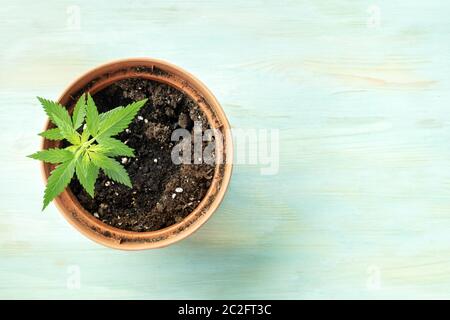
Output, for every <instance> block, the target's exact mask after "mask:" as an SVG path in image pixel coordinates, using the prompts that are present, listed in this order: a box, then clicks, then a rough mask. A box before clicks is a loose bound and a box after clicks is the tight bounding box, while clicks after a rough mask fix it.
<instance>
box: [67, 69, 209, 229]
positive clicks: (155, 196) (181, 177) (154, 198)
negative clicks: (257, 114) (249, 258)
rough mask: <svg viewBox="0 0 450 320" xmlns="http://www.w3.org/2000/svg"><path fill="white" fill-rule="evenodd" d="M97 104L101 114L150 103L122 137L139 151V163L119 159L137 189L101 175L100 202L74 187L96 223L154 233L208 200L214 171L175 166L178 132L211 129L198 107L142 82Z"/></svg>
mask: <svg viewBox="0 0 450 320" xmlns="http://www.w3.org/2000/svg"><path fill="white" fill-rule="evenodd" d="M93 98H94V101H95V102H96V104H97V107H98V109H99V112H106V111H108V110H110V109H113V108H115V107H117V106H125V105H127V104H129V103H131V102H133V101H138V100H141V99H144V98H148V101H147V103H146V105H145V106H144V107H143V108H142V109H141V110H140V112H139V113H138V115H137V117H136V118H135V119H134V120H133V122H132V123H131V124H130V125H129V127H128V129H127V130H126V131H123V132H122V133H120V134H119V135H117V138H118V139H120V140H121V141H123V142H125V143H126V144H127V145H128V146H130V147H132V148H134V150H135V152H134V153H135V156H136V157H134V158H133V157H131V158H126V157H118V158H117V160H118V161H120V162H121V163H122V164H123V166H124V167H125V169H126V170H127V171H128V174H129V176H130V178H131V181H132V184H133V188H128V187H126V186H124V185H122V184H120V183H117V182H114V181H112V180H111V179H109V178H108V177H107V176H106V175H105V174H104V173H103V172H102V171H100V174H99V178H98V180H97V183H96V185H95V198H91V197H90V196H89V195H88V194H87V193H86V192H85V191H84V189H83V188H82V187H81V186H80V184H79V182H78V181H77V180H76V179H73V180H72V182H71V184H70V189H71V190H72V192H73V193H74V195H75V196H76V197H77V198H78V200H79V201H80V203H81V204H82V205H83V207H84V208H85V209H86V210H87V211H89V212H90V213H91V214H93V215H94V216H95V217H96V218H98V219H100V220H101V221H103V222H105V223H107V224H109V225H111V226H114V227H117V228H120V229H124V230H130V231H139V232H142V231H154V230H159V229H162V228H165V227H168V226H170V225H172V224H174V223H177V222H179V221H181V220H182V219H183V218H184V217H186V216H187V215H188V214H189V213H191V212H192V211H193V210H194V209H195V207H196V206H197V205H198V204H199V203H200V201H201V200H202V199H203V197H204V196H205V194H206V192H207V190H208V188H209V186H210V184H211V182H212V178H213V175H214V166H213V165H208V164H205V163H203V164H181V165H176V164H174V163H173V162H172V159H171V151H172V148H173V147H174V145H175V144H176V142H172V141H171V134H172V131H173V130H174V129H177V128H185V129H187V130H189V131H191V132H192V130H193V126H194V121H202V124H203V129H206V128H209V125H208V121H207V119H206V117H205V116H204V114H203V112H202V111H201V110H200V109H199V107H198V105H197V104H196V103H195V102H194V101H193V100H192V99H190V98H189V97H188V96H187V95H185V94H184V93H183V92H181V91H179V90H177V89H175V88H173V87H171V86H169V85H166V84H162V83H159V82H155V81H151V80H146V79H140V78H136V79H126V80H121V81H118V82H116V83H114V84H112V85H110V86H109V87H106V88H105V89H103V90H102V91H100V92H98V93H97V94H95V95H94V96H93ZM193 149H194V148H193V146H192V150H193Z"/></svg>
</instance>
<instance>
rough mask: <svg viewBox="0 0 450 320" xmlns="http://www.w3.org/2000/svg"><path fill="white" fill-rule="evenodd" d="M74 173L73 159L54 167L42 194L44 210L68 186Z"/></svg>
mask: <svg viewBox="0 0 450 320" xmlns="http://www.w3.org/2000/svg"><path fill="white" fill-rule="evenodd" d="M74 171H75V159H72V160H69V161H66V162H64V163H62V164H60V165H58V166H57V167H56V169H55V170H53V171H52V172H51V174H50V177H49V178H48V181H47V187H46V188H45V192H44V206H43V208H42V210H44V209H45V208H46V207H47V206H48V204H49V203H50V202H51V201H52V200H53V199H55V198H56V197H57V196H58V195H59V194H60V193H61V192H63V191H64V189H65V188H66V187H67V185H68V184H69V182H70V180H71V179H72V177H73V174H74Z"/></svg>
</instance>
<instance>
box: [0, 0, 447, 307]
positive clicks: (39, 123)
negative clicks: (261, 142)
mask: <svg viewBox="0 0 450 320" xmlns="http://www.w3.org/2000/svg"><path fill="white" fill-rule="evenodd" d="M449 10H450V3H448V2H444V1H433V0H431V1H418V0H415V1H407V2H402V3H400V2H397V1H377V2H371V1H356V0H355V1H325V0H320V1H319V0H315V1H313V0H311V1H242V2H238V1H195V2H193V1H192V2H191V1H179V2H174V1H137V0H135V1H133V0H131V1H125V2H119V1H114V2H113V1H95V2H94V1H47V2H45V3H44V2H39V1H29V0H28V1H11V0H6V1H5V0H4V1H2V5H1V6H0V21H1V23H0V87H1V91H0V92H1V93H0V108H1V113H0V124H1V130H0V138H1V141H2V143H3V145H2V147H1V148H0V174H1V179H0V298H88V299H95V298H112V299H119V298H125V299H131V298H132V299H140V298H151V299H157V298H165V299H170V298H192V299H197V298H212V299H214V298H301V299H308V298H450V232H449V231H450V170H449V163H450V161H449V160H450V148H449V143H448V142H449V138H450V127H449V124H450V112H449V108H450V107H449V102H450V90H449V89H450V85H449V80H450V76H449V74H450V64H449V53H450V47H449V46H450V42H449V36H450V20H449V19H448V12H450V11H449ZM136 56H149V57H155V58H161V59H165V60H168V61H171V62H173V63H175V64H177V65H179V66H181V67H183V68H185V69H187V70H189V71H190V72H192V73H193V74H195V75H196V76H197V77H198V78H200V79H201V80H202V81H203V82H204V83H205V84H206V85H207V86H208V87H209V88H210V89H211V90H212V91H213V92H214V94H215V95H216V96H217V98H218V99H219V101H220V102H221V104H222V106H223V108H224V110H225V112H226V113H227V115H228V117H229V120H230V122H231V124H232V126H233V128H278V129H279V130H280V170H279V173H278V174H277V175H274V176H264V175H261V174H260V171H259V168H258V167H257V166H245V165H241V166H237V167H236V168H235V170H234V173H233V177H232V182H231V185H230V188H229V192H228V194H227V196H226V198H225V200H224V202H223V203H222V205H221V207H220V209H219V210H218V211H217V212H216V214H215V215H214V216H213V218H212V219H211V220H210V221H209V222H208V223H207V224H206V225H205V226H204V227H203V228H201V229H200V230H199V231H198V232H197V233H196V234H194V235H193V236H192V237H190V238H189V239H187V240H185V241H183V242H181V243H179V244H176V245H174V246H171V247H168V248H165V249H161V250H154V251H144V252H121V251H114V250H111V249H107V248H104V247H101V246H99V245H97V244H95V243H92V242H91V241H90V240H88V239H86V238H84V237H83V236H82V235H80V234H79V233H78V232H76V231H75V230H74V229H73V228H72V227H71V226H69V225H68V224H67V223H66V221H65V220H63V218H62V216H61V215H60V214H59V213H58V212H57V210H56V208H55V207H54V206H53V205H52V206H51V207H50V208H49V209H48V210H46V212H45V213H41V212H40V208H41V198H42V192H43V182H42V179H41V173H40V168H39V164H38V163H37V162H36V161H33V160H31V159H27V158H25V155H27V154H30V153H32V152H34V151H35V150H37V149H38V148H39V144H40V141H39V139H38V137H37V136H36V134H37V133H38V132H39V131H40V130H41V129H42V128H43V125H44V121H45V119H46V117H45V115H44V113H43V111H42V109H41V108H40V107H39V105H38V101H37V100H36V99H35V97H36V96H37V95H39V96H44V97H48V98H57V97H58V96H59V94H60V93H61V92H62V90H63V89H64V88H65V87H66V86H67V85H68V84H69V83H70V82H71V81H72V80H73V79H74V78H75V77H77V76H79V75H80V74H82V73H84V72H86V71H87V70H89V69H90V68H92V67H95V66H97V65H99V64H101V63H104V62H107V61H109V60H111V59H117V58H124V57H136ZM77 280H79V282H78V281H77Z"/></svg>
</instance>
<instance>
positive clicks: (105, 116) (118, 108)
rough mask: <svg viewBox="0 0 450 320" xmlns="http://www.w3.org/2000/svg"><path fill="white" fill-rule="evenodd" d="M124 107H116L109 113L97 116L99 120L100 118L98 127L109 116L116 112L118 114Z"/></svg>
mask: <svg viewBox="0 0 450 320" xmlns="http://www.w3.org/2000/svg"><path fill="white" fill-rule="evenodd" d="M123 108H124V107H116V108H114V109H111V110H109V111H106V112H103V113H100V114H99V118H100V125H101V124H102V122H103V121H105V119H106V118H108V117H110V116H111V115H113V114H114V113H116V112H119V111H120V110H123Z"/></svg>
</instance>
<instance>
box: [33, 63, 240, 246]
mask: <svg viewBox="0 0 450 320" xmlns="http://www.w3.org/2000/svg"><path fill="white" fill-rule="evenodd" d="M133 67H134V68H136V67H147V68H151V70H153V68H156V69H157V70H161V71H163V72H167V73H168V78H167V79H166V78H164V77H165V76H156V75H155V76H151V75H150V73H145V72H143V73H136V72H134V73H133V72H130V71H124V72H123V74H121V73H120V70H128V69H130V68H133ZM111 72H119V75H118V77H119V78H117V79H115V78H114V77H115V76H114V75H113V76H110V73H111ZM96 76H97V78H96ZM101 76H103V77H105V79H103V82H101V81H100V83H99V84H98V85H97V84H94V85H93V86H92V87H90V88H87V90H86V91H90V90H91V89H92V88H94V87H96V86H97V88H96V90H97V91H98V90H100V89H101V88H103V87H105V86H107V85H109V84H111V83H113V82H115V81H118V80H119V79H124V78H131V77H143V78H150V79H153V80H155V81H159V82H163V83H164V82H165V83H168V84H169V85H172V86H174V87H175V88H176V89H178V90H180V91H182V92H183V93H185V94H187V95H189V96H191V98H193V99H195V100H197V103H198V105H199V107H200V108H201V109H202V111H203V112H204V113H205V114H206V116H207V118H208V122H209V123H210V125H211V127H213V128H214V127H217V128H220V129H221V130H222V133H223V138H224V142H223V146H224V149H223V151H224V152H223V158H224V164H222V165H218V164H216V166H215V173H214V178H213V180H212V183H211V186H210V187H209V189H208V191H207V193H206V195H205V196H204V197H203V199H202V200H201V202H200V203H199V204H198V205H197V207H196V208H195V209H194V210H193V211H192V212H191V213H190V214H189V215H187V216H186V217H185V218H184V219H183V220H181V221H180V222H178V223H176V224H173V225H171V226H168V227H165V228H163V229H159V230H156V231H145V232H135V231H128V230H122V229H119V228H116V227H113V226H110V225H108V224H106V223H104V222H102V221H100V220H99V219H97V218H95V217H94V216H93V215H92V214H91V213H89V212H88V211H87V210H86V209H84V207H83V206H81V204H80V203H79V202H78V200H77V199H76V197H75V196H74V195H73V194H72V192H71V190H70V188H69V187H67V188H66V189H65V190H64V191H63V192H62V193H61V194H60V195H59V196H58V197H57V198H55V201H54V203H55V204H56V206H57V208H58V209H59V211H60V212H61V213H62V215H63V216H64V218H65V219H66V220H67V221H68V222H69V223H70V224H72V225H73V226H74V227H75V228H76V229H77V230H78V231H80V232H81V233H82V234H84V235H85V236H87V237H88V238H90V239H91V240H93V241H95V242H97V243H100V244H102V245H105V246H107V247H110V248H114V249H123V250H142V249H152V248H161V247H164V246H167V245H170V244H173V243H175V242H178V241H180V240H182V239H184V238H186V237H188V236H190V235H191V234H193V233H194V232H195V231H197V230H198V229H199V228H200V227H201V226H202V225H203V224H204V223H205V222H206V221H207V220H208V219H209V218H210V217H211V216H212V214H213V213H214V212H215V210H216V209H217V208H218V206H219V205H220V203H221V202H222V200H223V197H224V195H225V192H226V190H227V189H228V185H229V182H230V178H231V173H232V167H233V165H232V160H233V146H232V138H231V131H230V125H229V122H228V119H227V118H226V116H225V113H224V111H223V109H222V107H221V106H220V104H219V102H218V101H217V99H216V98H215V97H214V95H213V94H212V92H211V91H210V90H209V89H208V88H207V87H206V86H205V85H204V84H203V83H202V82H201V81H200V80H198V79H197V78H196V77H195V76H193V75H192V74H190V73H189V72H187V71H185V70H184V69H182V68H180V67H178V66H176V65H173V64H171V63H169V62H166V61H164V60H160V59H153V58H146V57H143V58H127V59H117V60H113V61H110V62H107V63H104V64H102V65H99V66H97V67H95V68H92V69H90V70H88V71H87V72H85V73H83V74H82V75H81V76H79V77H78V78H76V79H75V80H74V81H72V83H70V84H69V85H68V86H67V87H66V89H65V90H64V91H63V93H62V94H61V95H60V97H59V99H58V101H59V102H64V100H69V99H72V100H74V97H73V94H74V93H76V92H77V90H75V89H77V88H78V91H80V89H84V88H86V86H88V85H89V84H90V83H91V82H93V81H94V80H95V79H98V78H99V77H101ZM120 76H122V78H120ZM111 79H115V80H111ZM108 81H109V82H108ZM105 83H106V84H105ZM62 104H63V105H64V106H66V105H67V102H64V103H62ZM72 104H73V101H72ZM68 109H69V110H70V108H68ZM49 127H51V122H50V120H49V119H47V121H46V124H45V129H44V130H47V129H48V128H49ZM52 144H54V145H57V144H59V142H54V141H50V140H47V139H45V138H42V144H41V149H47V148H48V147H49V145H52ZM51 167H52V166H51V165H50V164H48V163H44V162H42V163H41V171H42V174H43V177H44V181H45V182H47V179H48V175H49V173H50V168H51Z"/></svg>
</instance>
